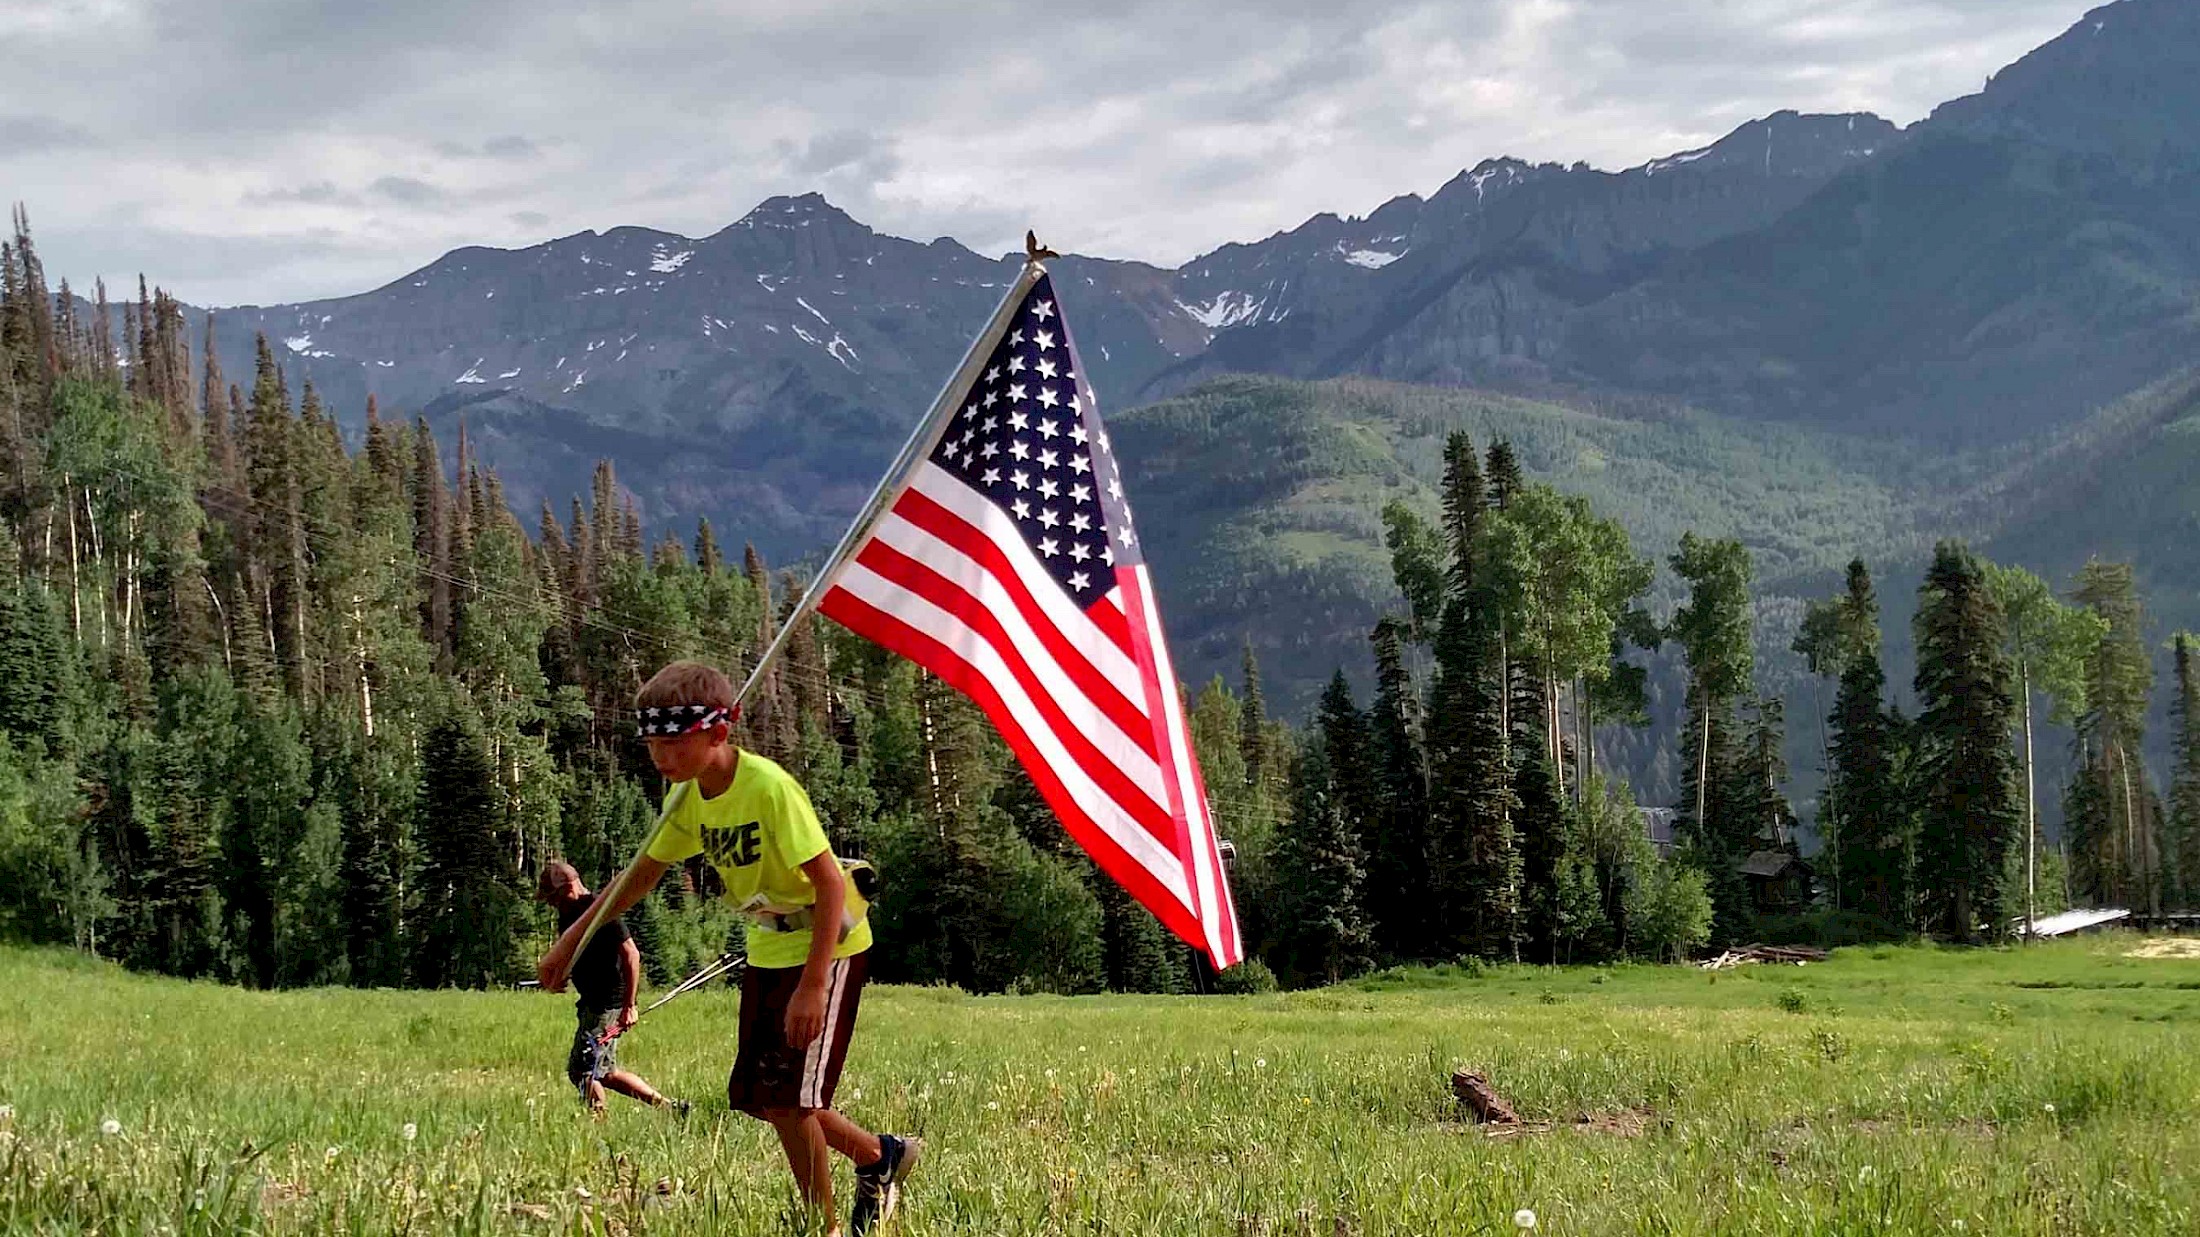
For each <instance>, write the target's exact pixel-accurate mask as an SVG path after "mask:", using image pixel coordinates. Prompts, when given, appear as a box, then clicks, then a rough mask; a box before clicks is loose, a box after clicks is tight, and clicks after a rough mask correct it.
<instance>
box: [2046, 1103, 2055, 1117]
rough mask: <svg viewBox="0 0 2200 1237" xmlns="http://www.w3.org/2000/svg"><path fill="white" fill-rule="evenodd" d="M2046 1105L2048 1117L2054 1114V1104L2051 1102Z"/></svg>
mask: <svg viewBox="0 0 2200 1237" xmlns="http://www.w3.org/2000/svg"><path fill="white" fill-rule="evenodd" d="M2046 1107H2047V1115H2048V1116H2050V1117H2052V1116H2054V1115H2055V1106H2054V1105H2053V1104H2048V1105H2047V1106H2046Z"/></svg>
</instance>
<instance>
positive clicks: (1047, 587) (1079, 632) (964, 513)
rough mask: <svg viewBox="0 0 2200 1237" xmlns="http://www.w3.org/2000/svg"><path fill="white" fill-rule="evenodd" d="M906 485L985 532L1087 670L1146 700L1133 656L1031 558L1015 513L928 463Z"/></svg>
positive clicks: (1098, 566)
mask: <svg viewBox="0 0 2200 1237" xmlns="http://www.w3.org/2000/svg"><path fill="white" fill-rule="evenodd" d="M909 488H910V489H913V490H915V491H916V492H918V493H919V494H922V495H924V496H925V497H926V498H929V499H931V500H932V501H933V502H936V503H938V504H939V505H940V506H942V507H945V508H947V509H948V510H949V511H952V512H954V513H955V514H956V515H957V516H960V517H961V518H962V522H963V523H965V524H968V525H970V526H971V527H973V528H976V529H977V530H978V531H980V532H982V533H984V534H985V538H986V540H988V541H990V542H992V543H993V544H994V545H996V546H999V547H1001V549H1002V552H1003V553H1004V554H1005V555H1006V557H1007V558H1008V562H1009V565H1010V566H1012V567H1014V568H1015V569H1016V578H1017V579H1019V580H1021V581H1023V584H1024V590H1025V591H1026V592H1028V593H1030V594H1031V596H1032V598H1033V599H1034V600H1036V601H1037V602H1038V603H1039V606H1040V608H1041V609H1042V610H1044V611H1045V612H1046V617H1047V621H1048V622H1050V623H1052V624H1053V625H1054V626H1055V628H1056V629H1057V630H1059V631H1060V632H1061V633H1062V634H1063V635H1064V636H1065V637H1067V638H1068V640H1069V642H1070V646H1071V647H1072V648H1075V649H1076V650H1077V651H1078V652H1080V653H1083V654H1084V655H1085V659H1086V660H1087V661H1090V662H1091V663H1092V668H1093V669H1095V670H1098V671H1099V672H1100V674H1101V677H1103V678H1105V679H1107V680H1108V681H1109V682H1110V683H1113V684H1115V685H1116V688H1117V689H1118V690H1119V691H1121V692H1122V693H1123V694H1124V695H1125V696H1126V697H1128V698H1129V699H1130V700H1131V702H1132V703H1133V704H1136V703H1138V702H1139V701H1141V700H1143V699H1144V698H1145V688H1144V687H1143V686H1142V685H1141V681H1140V679H1139V677H1138V661H1137V659H1136V658H1134V657H1132V656H1131V655H1130V654H1129V653H1128V652H1125V651H1124V649H1123V647H1122V646H1121V645H1119V644H1117V643H1116V642H1115V641H1113V640H1110V639H1108V637H1107V635H1106V633H1104V632H1102V631H1101V630H1100V629H1099V628H1097V627H1095V626H1093V623H1092V620H1091V619H1090V618H1088V617H1086V615H1085V613H1084V612H1083V611H1081V610H1079V609H1078V608H1077V603H1076V602H1074V601H1071V600H1070V597H1069V594H1067V593H1065V592H1063V591H1062V585H1061V584H1060V583H1059V582H1058V581H1056V580H1055V578H1054V576H1053V575H1052V574H1051V573H1049V572H1048V571H1047V569H1046V568H1045V567H1043V566H1041V565H1040V563H1039V561H1038V560H1037V559H1035V558H1033V557H1032V555H1031V551H1030V549H1029V548H1028V546H1027V543H1026V542H1025V541H1024V534H1023V530H1022V529H1020V528H1017V527H1016V521H1015V519H1014V517H1012V516H1010V515H1009V514H1008V513H1007V512H1006V511H1003V510H1001V509H1000V508H999V507H998V506H995V505H994V503H993V500H992V499H989V498H987V497H986V496H985V495H983V494H980V493H978V492H977V491H976V490H973V489H971V488H970V487H969V486H968V485H965V484H963V483H962V482H961V481H958V480H956V478H955V475H954V474H953V473H950V472H948V471H947V470H946V469H944V468H940V467H938V466H937V465H934V464H932V463H930V462H927V463H926V464H925V465H924V466H923V467H921V468H919V469H918V470H917V473H916V477H915V480H914V481H913V482H912V483H911V485H910V487H909ZM897 518H898V517H897ZM1010 547H1022V548H1021V549H1020V552H1017V553H1008V551H1009V549H1010ZM1108 570H1109V568H1108V567H1107V566H1106V565H1105V564H1103V563H1097V562H1096V563H1094V564H1093V574H1094V575H1100V574H1102V573H1105V572H1107V571H1108ZM1111 592H1112V590H1111ZM1115 604H1116V607H1117V609H1118V610H1120V609H1121V607H1122V604H1123V603H1122V601H1121V600H1119V599H1118V600H1117V601H1116V603H1115Z"/></svg>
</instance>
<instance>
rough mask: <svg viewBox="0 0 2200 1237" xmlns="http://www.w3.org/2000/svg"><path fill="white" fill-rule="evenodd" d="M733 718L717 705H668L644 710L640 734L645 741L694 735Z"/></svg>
mask: <svg viewBox="0 0 2200 1237" xmlns="http://www.w3.org/2000/svg"><path fill="white" fill-rule="evenodd" d="M731 718H732V715H731V714H730V713H729V712H728V711H727V710H725V709H722V708H720V707H718V706H717V705H715V704H668V705H664V706H663V707H661V708H660V707H652V708H647V709H643V710H642V722H641V726H640V727H639V731H638V732H639V733H640V735H641V737H643V738H645V739H646V738H649V737H650V736H652V735H659V736H662V735H675V734H693V733H695V732H696V731H698V730H708V729H709V728H710V727H712V726H715V725H717V724H718V723H720V722H723V721H729V720H731Z"/></svg>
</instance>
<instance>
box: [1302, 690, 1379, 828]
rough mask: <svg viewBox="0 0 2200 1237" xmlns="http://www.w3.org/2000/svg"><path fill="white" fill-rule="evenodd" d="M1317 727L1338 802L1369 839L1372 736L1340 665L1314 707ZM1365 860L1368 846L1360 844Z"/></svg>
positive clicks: (1372, 803)
mask: <svg viewBox="0 0 2200 1237" xmlns="http://www.w3.org/2000/svg"><path fill="white" fill-rule="evenodd" d="M1314 726H1315V729H1317V730H1319V731H1320V732H1321V737H1322V750H1323V752H1324V754H1325V755H1326V756H1327V758H1328V764H1329V777H1330V783H1331V785H1332V786H1333V787H1334V788H1335V795H1336V800H1337V804H1338V806H1339V807H1340V808H1342V809H1343V811H1344V816H1345V820H1346V821H1347V822H1348V823H1349V824H1350V825H1351V826H1352V828H1353V830H1354V833H1355V836H1357V837H1360V838H1363V839H1364V838H1366V837H1367V836H1368V833H1369V827H1368V822H1369V821H1371V820H1372V819H1373V818H1374V816H1375V811H1376V801H1377V792H1376V787H1375V782H1374V769H1373V768H1372V767H1371V764H1370V761H1371V759H1372V756H1373V753H1372V751H1371V746H1372V743H1373V738H1372V736H1371V735H1370V734H1369V732H1368V719H1367V714H1366V713H1365V712H1363V711H1362V710H1361V709H1360V706H1359V705H1358V704H1356V703H1355V702H1354V701H1353V699H1352V684H1351V683H1350V682H1349V681H1348V680H1347V679H1346V678H1345V677H1344V670H1343V668H1342V667H1340V668H1339V669H1338V670H1337V672H1336V674H1335V675H1333V676H1331V678H1330V680H1329V686H1328V687H1326V688H1324V689H1323V690H1322V695H1321V701H1320V703H1319V704H1317V705H1316V706H1315V711H1314ZM1360 849H1361V852H1362V857H1363V859H1364V857H1365V853H1366V847H1365V846H1364V845H1363V846H1361V848H1360Z"/></svg>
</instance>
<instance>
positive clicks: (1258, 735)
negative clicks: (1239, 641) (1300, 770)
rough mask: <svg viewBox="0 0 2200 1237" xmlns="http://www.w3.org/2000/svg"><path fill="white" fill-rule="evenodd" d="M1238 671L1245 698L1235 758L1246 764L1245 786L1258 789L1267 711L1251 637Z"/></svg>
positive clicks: (1247, 638) (1264, 742) (1248, 639)
mask: <svg viewBox="0 0 2200 1237" xmlns="http://www.w3.org/2000/svg"><path fill="white" fill-rule="evenodd" d="M1240 667H1241V670H1242V672H1243V674H1244V682H1245V695H1244V697H1243V701H1244V703H1243V706H1242V708H1241V711H1240V712H1239V713H1238V756H1239V758H1240V759H1242V760H1243V761H1244V762H1245V784H1246V785H1247V786H1258V785H1260V782H1261V773H1262V768H1261V766H1262V764H1263V762H1264V761H1265V759H1266V757H1267V746H1268V711H1267V707H1266V706H1265V705H1264V704H1263V703H1262V701H1261V697H1260V663H1259V662H1257V661H1255V660H1254V658H1253V638H1252V637H1251V636H1247V637H1246V638H1245V652H1244V657H1243V658H1242V660H1241V663H1240Z"/></svg>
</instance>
